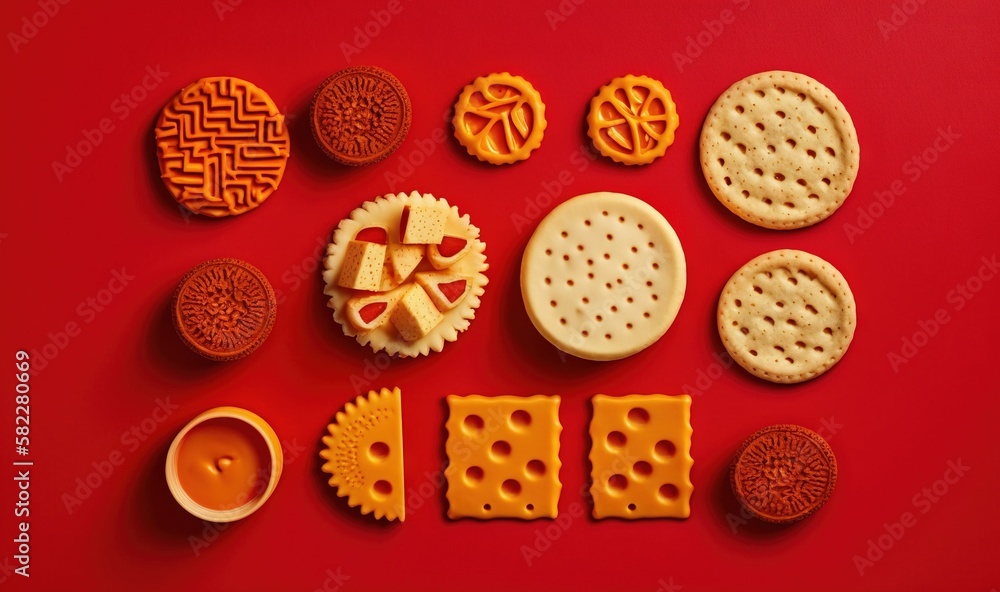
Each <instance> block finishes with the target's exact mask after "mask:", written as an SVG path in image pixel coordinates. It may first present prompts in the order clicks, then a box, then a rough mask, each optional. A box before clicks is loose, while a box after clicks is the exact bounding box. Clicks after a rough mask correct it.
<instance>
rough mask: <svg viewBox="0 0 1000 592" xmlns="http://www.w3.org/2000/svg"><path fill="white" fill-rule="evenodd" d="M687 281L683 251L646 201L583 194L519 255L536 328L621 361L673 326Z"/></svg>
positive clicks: (594, 356) (576, 348) (563, 345)
mask: <svg viewBox="0 0 1000 592" xmlns="http://www.w3.org/2000/svg"><path fill="white" fill-rule="evenodd" d="M686 285H687V268H686V265H685V260H684V250H683V249H682V248H681V243H680V240H679V239H678V238H677V234H676V233H675V232H674V230H673V228H672V227H671V226H670V224H669V223H668V222H667V221H666V219H664V217H663V215H662V214H660V213H659V212H658V211H656V209H654V208H653V207H652V206H651V205H649V204H647V203H646V202H644V201H642V200H640V199H637V198H635V197H632V196H630V195H624V194H621V193H608V192H602V193H589V194H586V195H579V196H577V197H574V198H572V199H569V200H567V201H566V202H564V203H562V204H560V205H559V206H557V207H556V208H555V209H553V210H552V211H551V212H550V213H549V214H548V215H547V216H546V217H545V218H544V219H543V220H542V221H541V222H540V223H539V224H538V227H537V228H535V232H534V234H532V235H531V240H529V241H528V245H527V247H525V249H524V256H523V257H522V259H521V296H522V298H523V299H524V307H525V309H526V310H527V312H528V316H529V317H530V318H531V322H532V323H533V324H534V325H535V328H536V329H538V332H539V333H541V334H542V336H544V337H545V338H546V339H548V340H549V342H551V343H552V344H553V345H555V346H556V347H558V348H559V349H561V350H562V351H564V352H566V353H569V354H572V355H574V356H578V357H581V358H585V359H588V360H617V359H620V358H624V357H627V356H630V355H632V354H635V353H637V352H639V351H641V350H643V349H645V348H646V347H648V346H650V345H652V344H653V343H654V342H655V341H656V340H658V339H659V338H660V337H662V336H663V334H664V333H666V332H667V329H668V328H670V325H671V323H673V321H674V318H675V317H676V316H677V312H678V310H680V306H681V302H682V301H683V299H684V290H685V287H686Z"/></svg>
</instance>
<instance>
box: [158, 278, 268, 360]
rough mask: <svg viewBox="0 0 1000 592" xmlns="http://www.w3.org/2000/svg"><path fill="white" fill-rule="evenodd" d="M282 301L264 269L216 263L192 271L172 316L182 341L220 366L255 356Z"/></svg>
mask: <svg viewBox="0 0 1000 592" xmlns="http://www.w3.org/2000/svg"><path fill="white" fill-rule="evenodd" d="M277 312H278V302H277V299H276V298H275V295H274V289H272V288H271V284H270V282H268V281H267V278H266V277H264V274H263V273H261V272H260V270H259V269H257V268H256V267H254V266H253V265H250V264H249V263H247V262H246V261H241V260H239V259H212V260H211V261H206V262H204V263H202V264H200V265H198V266H196V267H195V268H194V269H192V270H191V271H189V272H188V273H187V275H185V276H184V279H182V280H181V282H180V284H178V286H177V290H176V291H175V292H174V298H173V302H172V305H171V317H172V318H173V323H174V328H175V329H177V334H178V335H180V338H181V341H183V342H184V344H185V345H187V346H188V347H189V348H191V349H192V350H194V351H195V352H197V353H199V354H201V355H202V356H204V357H206V358H208V359H210V360H216V361H219V362H228V361H231V360H238V359H240V358H242V357H245V356H248V355H250V354H251V353H252V352H253V351H254V350H256V349H257V348H258V347H260V345H261V344H262V343H264V340H265V339H267V336H268V334H269V333H270V332H271V327H272V326H274V319H275V317H276V316H277Z"/></svg>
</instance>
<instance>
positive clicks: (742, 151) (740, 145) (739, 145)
mask: <svg viewBox="0 0 1000 592" xmlns="http://www.w3.org/2000/svg"><path fill="white" fill-rule="evenodd" d="M736 147H737V148H739V149H740V152H741V153H743V154H746V153H747V147H746V145H745V144H737V145H736Z"/></svg>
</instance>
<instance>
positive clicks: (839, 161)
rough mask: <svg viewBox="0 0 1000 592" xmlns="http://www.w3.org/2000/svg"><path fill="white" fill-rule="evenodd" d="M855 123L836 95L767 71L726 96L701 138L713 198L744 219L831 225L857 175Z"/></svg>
mask: <svg viewBox="0 0 1000 592" xmlns="http://www.w3.org/2000/svg"><path fill="white" fill-rule="evenodd" d="M859 158H860V147H859V145H858V135H857V132H856V131H855V129H854V123H853V121H852V120H851V116H850V115H849V114H848V112H847V109H846V108H844V105H843V104H842V103H841V102H840V100H838V99H837V97H836V95H834V94H833V92H831V91H830V89H828V88H826V87H825V86H823V85H822V84H820V83H819V82H817V81H816V80H813V79H812V78H810V77H808V76H805V75H803V74H796V73H794V72H781V71H773V72H762V73H760V74H754V75H753V76H749V77H747V78H744V79H743V80H741V81H739V82H737V83H736V84H734V85H733V86H731V87H730V88H729V90H727V91H726V92H724V93H722V95H721V96H720V97H719V99H718V100H717V101H716V102H715V105H713V106H712V109H711V110H710V111H709V113H708V116H707V117H706V118H705V124H704V126H703V127H702V132H701V168H702V172H704V174H705V180H706V181H707V182H708V185H709V187H710V188H711V189H712V193H714V194H715V196H716V197H717V198H718V199H719V201H721V202H722V203H723V205H725V206H726V207H727V208H729V210H731V211H732V212H733V213H735V214H736V215H737V216H739V217H741V218H743V219H744V220H746V221H748V222H751V223H753V224H756V225H758V226H763V227H765V228H775V229H788V228H801V227H803V226H810V225H812V224H815V223H817V222H819V221H821V220H824V219H825V218H827V217H828V216H830V215H831V214H832V213H833V212H834V211H836V210H837V208H839V207H840V206H841V204H843V203H844V200H845V199H847V196H848V194H849V193H850V192H851V188H852V187H853V186H854V180H855V178H856V177H857V175H858V163H859Z"/></svg>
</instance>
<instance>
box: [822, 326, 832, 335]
mask: <svg viewBox="0 0 1000 592" xmlns="http://www.w3.org/2000/svg"><path fill="white" fill-rule="evenodd" d="M823 332H824V333H826V334H827V335H833V329H831V328H829V327H823Z"/></svg>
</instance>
